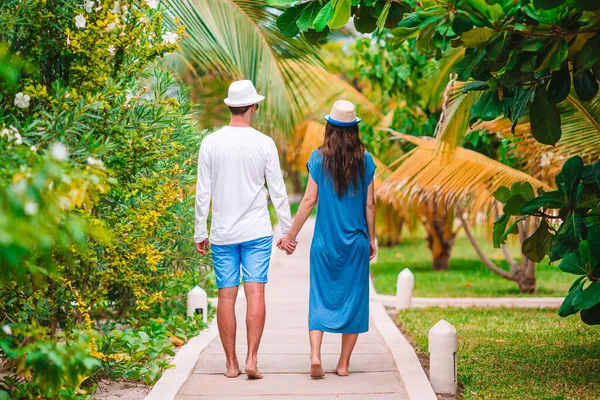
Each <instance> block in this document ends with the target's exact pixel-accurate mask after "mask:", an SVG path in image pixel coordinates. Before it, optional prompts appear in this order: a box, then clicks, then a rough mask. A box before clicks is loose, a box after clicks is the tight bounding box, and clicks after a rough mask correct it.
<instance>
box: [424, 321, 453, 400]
mask: <svg viewBox="0 0 600 400" xmlns="http://www.w3.org/2000/svg"><path fill="white" fill-rule="evenodd" d="M456 350H457V339H456V328H454V327H453V326H452V325H451V324H450V323H449V322H448V321H445V320H443V319H442V320H440V321H439V322H438V323H437V324H435V325H434V326H433V328H431V330H430V331H429V380H430V381H431V386H432V387H433V390H434V391H435V392H436V393H444V394H456V389H457V386H458V385H457V380H456Z"/></svg>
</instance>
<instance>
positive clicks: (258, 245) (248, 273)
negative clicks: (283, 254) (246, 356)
mask: <svg viewBox="0 0 600 400" xmlns="http://www.w3.org/2000/svg"><path fill="white" fill-rule="evenodd" d="M211 248H212V260H213V265H214V267H215V275H216V277H217V287H218V288H219V289H223V288H228V287H235V286H238V285H239V284H240V273H241V275H242V281H243V282H260V283H267V273H268V272H269V263H270V261H271V252H272V250H273V236H267V237H264V238H260V239H255V240H250V241H248V242H243V243H236V244H223V245H216V244H215V245H212V246H211Z"/></svg>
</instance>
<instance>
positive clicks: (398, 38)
mask: <svg viewBox="0 0 600 400" xmlns="http://www.w3.org/2000/svg"><path fill="white" fill-rule="evenodd" d="M391 33H392V37H391V38H390V39H389V42H390V44H392V45H394V46H396V47H397V46H400V45H401V44H402V43H404V41H405V40H406V39H408V38H411V37H415V36H417V35H418V34H419V29H418V28H394V29H392V32H391Z"/></svg>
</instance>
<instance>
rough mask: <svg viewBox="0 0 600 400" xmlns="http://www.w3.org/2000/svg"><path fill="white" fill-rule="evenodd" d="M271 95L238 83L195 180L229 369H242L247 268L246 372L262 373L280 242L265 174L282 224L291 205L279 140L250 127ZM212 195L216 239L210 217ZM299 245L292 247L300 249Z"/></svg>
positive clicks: (203, 249)
mask: <svg viewBox="0 0 600 400" xmlns="http://www.w3.org/2000/svg"><path fill="white" fill-rule="evenodd" d="M263 99H264V96H260V95H258V94H257V93H256V89H255V88H254V85H253V84H252V82H250V81H248V80H243V81H237V82H233V83H232V84H231V86H230V87H229V97H227V98H226V99H225V100H224V101H225V104H227V105H228V106H229V110H230V112H231V121H230V123H229V125H228V126H226V127H224V128H222V129H220V130H218V131H216V132H214V133H212V134H211V135H208V136H207V137H206V138H205V139H204V140H203V141H202V145H201V146H200V155H199V157H198V182H197V185H196V233H195V235H194V239H195V243H196V249H197V250H198V252H200V253H201V254H202V255H206V254H207V251H208V249H209V247H210V245H212V258H213V264H214V269H215V275H216V278H217V287H218V288H219V306H218V308H217V321H218V326H219V335H220V336H221V342H222V343H223V349H224V351H225V356H226V358H227V362H226V368H227V369H226V372H225V376H227V377H229V378H235V377H238V376H239V375H240V374H241V370H240V367H239V362H238V358H237V355H236V352H235V339H236V318H235V300H236V297H237V292H238V285H239V284H240V273H241V275H242V281H243V282H244V291H245V293H246V299H247V312H246V325H247V331H248V354H247V356H246V375H247V376H248V378H251V379H262V377H263V376H262V375H261V374H260V372H259V371H258V367H257V362H258V361H257V353H258V346H259V344H260V339H261V336H262V332H263V328H264V324H265V296H264V293H265V284H266V283H267V272H268V269H269V262H270V259H271V251H272V246H273V228H272V226H271V220H270V218H269V211H268V209H267V193H266V189H265V180H266V182H267V185H268V187H269V194H270V197H271V202H272V203H273V205H274V206H275V211H276V212H277V218H278V219H279V224H280V226H281V230H282V232H283V233H284V234H286V233H287V231H288V229H289V228H290V225H291V219H292V218H291V214H290V206H289V203H288V198H287V193H286V189H285V185H284V182H283V177H282V175H281V168H280V166H279V155H278V153H277V148H276V147H275V142H274V141H273V139H271V138H270V137H268V136H266V135H264V134H262V133H261V132H259V131H257V130H255V129H253V128H251V127H250V121H251V120H252V117H253V116H254V113H256V111H257V110H258V103H260V102H261V101H262V100H263ZM211 195H212V219H211V229H210V244H209V239H208V236H207V233H206V219H207V216H208V210H209V203H210V199H211ZM293 248H295V247H292V248H291V249H292V250H293Z"/></svg>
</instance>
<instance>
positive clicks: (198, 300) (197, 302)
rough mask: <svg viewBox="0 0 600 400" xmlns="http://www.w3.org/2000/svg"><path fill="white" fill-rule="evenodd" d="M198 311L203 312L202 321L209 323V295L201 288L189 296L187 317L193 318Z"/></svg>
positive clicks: (198, 287) (190, 292) (193, 290)
mask: <svg viewBox="0 0 600 400" xmlns="http://www.w3.org/2000/svg"><path fill="white" fill-rule="evenodd" d="M198 310H202V320H203V321H204V323H205V324H207V323H208V295H207V294H206V292H205V291H204V289H202V288H201V287H200V286H196V287H194V288H193V289H192V290H190V291H189V292H188V295H187V315H188V317H193V316H194V314H196V312H197V311H198Z"/></svg>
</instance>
